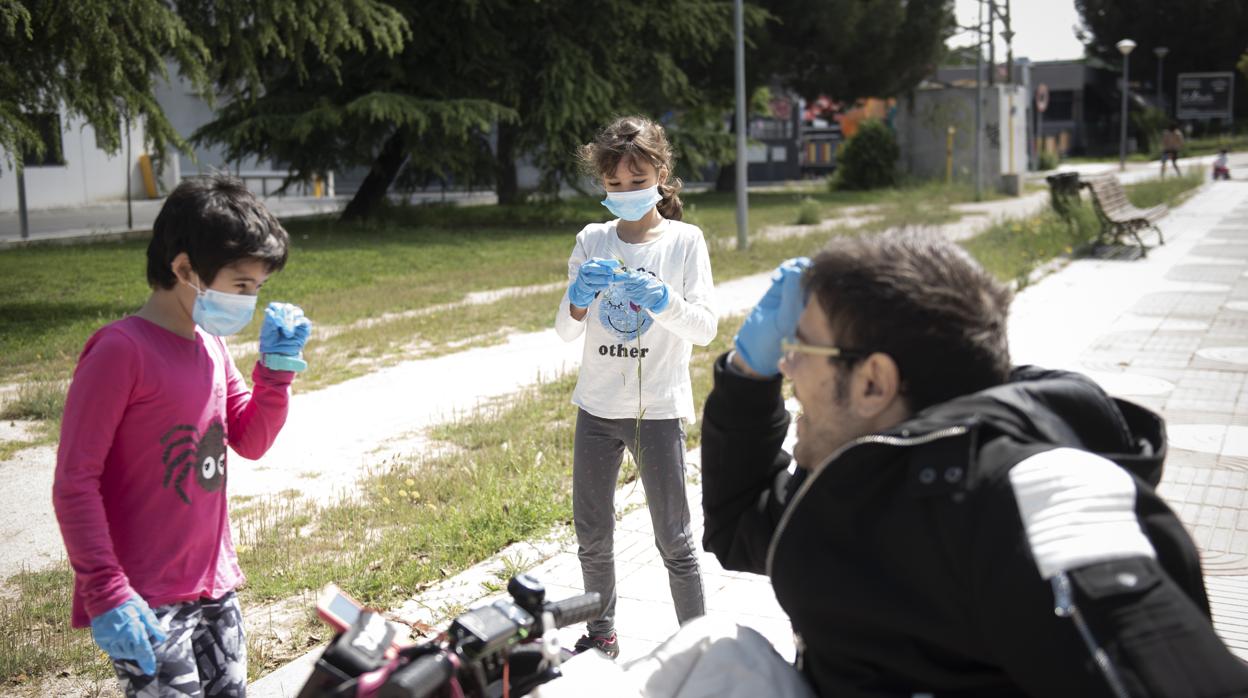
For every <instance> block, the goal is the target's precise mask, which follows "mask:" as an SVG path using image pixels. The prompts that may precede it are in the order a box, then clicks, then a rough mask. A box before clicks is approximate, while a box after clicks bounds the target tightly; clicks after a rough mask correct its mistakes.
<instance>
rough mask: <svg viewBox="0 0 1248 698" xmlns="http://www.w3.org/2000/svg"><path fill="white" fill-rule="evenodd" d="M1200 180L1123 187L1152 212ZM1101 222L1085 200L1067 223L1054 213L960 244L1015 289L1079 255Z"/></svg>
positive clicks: (1003, 225)
mask: <svg viewBox="0 0 1248 698" xmlns="http://www.w3.org/2000/svg"><path fill="white" fill-rule="evenodd" d="M1203 181H1204V179H1203V177H1202V175H1200V174H1188V175H1185V176H1183V177H1171V178H1169V179H1165V180H1146V181H1144V182H1140V183H1139V184H1131V185H1127V186H1126V187H1124V189H1126V192H1127V197H1128V198H1129V199H1130V200H1131V202H1132V203H1133V204H1135V205H1136V206H1140V207H1150V206H1155V205H1156V204H1160V203H1165V204H1168V205H1170V206H1175V205H1177V204H1179V203H1181V202H1182V201H1183V200H1184V199H1185V198H1187V197H1188V196H1189V195H1190V194H1191V193H1192V192H1193V191H1195V189H1196V188H1198V187H1199V186H1200V185H1201V184H1202V183H1203ZM1099 232H1100V223H1099V221H1098V220H1097V217H1096V212H1095V211H1094V210H1093V209H1092V204H1091V202H1090V201H1088V200H1086V197H1085V200H1084V201H1083V202H1082V203H1081V204H1080V206H1079V207H1077V208H1076V209H1075V210H1074V213H1073V215H1072V217H1071V220H1070V221H1065V220H1063V219H1062V218H1061V217H1060V216H1058V215H1057V214H1056V213H1054V212H1053V211H1052V210H1045V211H1044V212H1043V213H1041V214H1040V215H1038V216H1033V217H1032V218H1028V219H1026V220H1014V221H1004V222H1001V223H998V224H996V225H994V226H992V227H991V228H989V229H987V230H985V231H984V232H982V233H980V234H979V235H976V236H975V237H973V238H971V239H969V240H966V241H965V242H963V243H962V245H963V247H965V248H966V250H967V251H968V252H970V254H971V256H973V257H975V258H976V259H977V260H979V263H980V264H982V265H983V266H984V268H985V269H987V270H988V271H989V272H991V273H992V274H993V275H994V276H996V277H997V278H998V279H1000V280H1002V281H1006V282H1013V283H1014V285H1015V287H1016V288H1020V289H1021V288H1023V287H1025V286H1026V285H1027V283H1028V281H1029V279H1030V276H1031V272H1032V271H1034V270H1035V269H1036V268H1037V267H1039V266H1040V265H1041V264H1043V263H1045V262H1047V261H1049V260H1050V259H1053V258H1054V257H1057V256H1059V255H1063V254H1067V255H1070V254H1078V253H1079V251H1080V250H1081V249H1082V248H1084V247H1085V246H1086V245H1088V244H1089V243H1090V242H1092V241H1093V240H1095V239H1096V237H1097V235H1098V233H1099Z"/></svg>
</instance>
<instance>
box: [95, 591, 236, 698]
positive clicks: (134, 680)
mask: <svg viewBox="0 0 1248 698" xmlns="http://www.w3.org/2000/svg"><path fill="white" fill-rule="evenodd" d="M152 612H153V613H155V614H156V617H157V618H158V619H159V620H160V624H161V626H162V627H164V628H165V630H166V631H167V632H168V635H169V639H167V640H166V641H165V642H163V643H161V644H160V645H157V646H156V647H155V650H156V675H155V676H147V675H146V674H144V673H143V672H142V670H140V669H139V665H138V664H136V663H134V662H132V661H129V660H120V661H114V662H113V670H114V671H116V672H117V678H119V679H120V680H121V687H122V689H124V690H125V692H126V696H128V697H129V698H165V697H166V696H193V697H194V698H206V697H207V696H245V695H246V694H247V643H246V641H245V640H244V639H243V613H242V609H240V608H239V605H238V595H236V594H235V593H234V592H232V591H231V592H230V593H228V594H226V595H225V596H222V597H221V598H219V599H199V600H198V601H187V602H184V603H174V604H169V605H167V606H158V607H156V608H153V609H152Z"/></svg>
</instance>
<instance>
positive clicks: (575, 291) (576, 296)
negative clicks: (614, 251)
mask: <svg viewBox="0 0 1248 698" xmlns="http://www.w3.org/2000/svg"><path fill="white" fill-rule="evenodd" d="M619 266H620V262H619V260H615V259H602V258H601V257H594V258H592V259H588V260H586V261H585V262H584V263H583V264H581V268H580V269H579V270H577V272H576V279H574V280H573V281H572V285H571V286H569V287H568V300H569V301H570V302H571V303H572V305H575V306H576V307H578V308H588V307H589V304H590V303H592V302H593V301H594V296H596V295H598V292H599V291H602V290H603V289H605V288H606V287H607V286H609V285H610V284H611V279H612V277H614V276H615V270H616V269H618V268H619Z"/></svg>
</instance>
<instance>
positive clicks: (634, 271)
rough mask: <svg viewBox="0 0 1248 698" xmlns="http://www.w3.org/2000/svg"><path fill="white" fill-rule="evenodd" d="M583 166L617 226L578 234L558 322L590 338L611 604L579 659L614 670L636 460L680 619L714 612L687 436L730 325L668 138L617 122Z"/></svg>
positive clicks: (589, 398)
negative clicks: (620, 485)
mask: <svg viewBox="0 0 1248 698" xmlns="http://www.w3.org/2000/svg"><path fill="white" fill-rule="evenodd" d="M580 158H581V161H582V164H583V166H584V167H585V169H586V170H587V172H588V173H589V174H591V176H593V177H594V179H595V180H597V181H598V182H599V184H601V185H602V187H603V189H604V190H606V195H607V198H606V199H605V200H604V201H603V202H602V205H603V206H606V207H607V209H608V210H609V211H611V213H612V214H613V215H615V216H616V218H615V220H612V221H608V222H606V223H591V224H589V225H587V226H585V228H584V229H582V230H581V232H580V233H578V234H577V236H576V244H575V245H574V246H573V248H572V255H571V257H569V259H568V281H569V283H570V285H569V287H568V292H567V293H566V294H565V295H564V296H563V298H562V299H561V300H560V301H559V310H558V312H557V314H556V316H555V330H556V331H557V332H558V333H559V336H560V337H562V338H563V339H564V341H568V342H570V341H572V340H574V339H576V338H577V337H579V336H580V335H581V334H582V333H584V334H585V350H584V355H583V356H584V358H583V359H582V361H581V368H580V374H579V376H578V378H577V382H576V389H575V390H574V391H573V393H572V402H573V404H575V405H577V407H579V408H580V409H579V410H578V411H577V417H576V434H575V440H574V444H573V456H572V507H573V520H574V522H575V525H576V538H577V543H578V545H579V549H578V556H579V558H580V561H581V573H582V575H583V576H584V581H585V590H586V591H596V592H598V593H599V594H601V595H602V598H603V599H604V601H605V608H604V609H603V614H602V616H601V617H599V618H597V619H594V620H592V621H590V623H589V627H588V631H587V633H586V635H585V636H583V637H582V638H580V640H579V641H577V643H576V650H577V651H578V652H581V651H585V650H588V649H590V648H594V649H598V650H601V651H602V652H603V653H605V654H606V655H607V656H609V657H611V658H615V657H617V656H618V655H619V651H620V647H619V641H618V640H617V638H616V633H615V600H616V594H615V557H614V552H613V548H614V529H615V488H616V481H617V479H618V477H619V470H620V462H621V460H622V458H623V455H624V449H626V448H627V449H628V450H629V451H630V452H631V453H632V454H633V460H634V462H636V463H637V469H638V472H639V475H640V477H641V483H642V486H643V487H644V488H645V492H646V502H647V504H648V505H649V507H650V519H651V521H652V522H653V525H654V537H655V542H656V543H657V545H658V548H659V552H660V554H661V555H662V557H663V563H664V565H666V567H667V573H668V582H669V584H670V586H671V591H672V600H673V602H674V603H675V606H676V618H677V620H678V621H679V622H680V623H682V624H683V623H685V622H687V621H689V620H692V619H693V618H696V617H698V616H701V615H703V614H704V613H705V608H706V605H705V600H704V594H703V588H702V576H701V572H700V570H699V568H698V560H697V554H696V546H695V543H694V539H693V534H692V530H691V528H690V519H689V502H688V500H687V498H686V496H685V423H686V421H691V420H693V419H694V418H695V413H694V410H693V389H692V385H691V383H690V380H689V360H690V358H691V356H692V353H693V345H694V344H697V345H699V346H705V345H707V344H709V343H710V342H711V340H712V339H714V338H715V332H716V330H717V327H718V320H717V318H716V315H715V311H714V309H713V308H712V294H713V293H714V284H713V282H712V280H711V261H710V255H709V253H708V251H707V247H706V241H705V239H704V238H703V235H702V231H701V230H700V229H699V228H698V227H697V226H694V225H690V224H688V223H683V222H681V215H682V209H683V204H682V203H681V201H680V196H679V193H680V188H681V182H680V180H679V179H677V178H676V177H675V176H674V174H673V164H672V148H671V145H670V144H669V143H668V141H667V136H666V134H665V133H664V130H663V127H662V126H661V125H659V124H657V123H654V122H652V121H650V120H649V119H646V118H643V117H636V116H631V117H624V118H621V119H618V120H616V121H615V122H613V123H611V124H610V125H609V126H607V127H606V128H605V129H604V130H603V131H602V132H601V133H600V134H599V135H598V137H597V138H596V139H595V140H594V141H593V142H592V143H589V144H587V145H584V146H582V147H581V149H580Z"/></svg>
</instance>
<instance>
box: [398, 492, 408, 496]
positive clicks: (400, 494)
mask: <svg viewBox="0 0 1248 698" xmlns="http://www.w3.org/2000/svg"><path fill="white" fill-rule="evenodd" d="M399 496H400V497H406V496H407V490H399Z"/></svg>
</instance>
